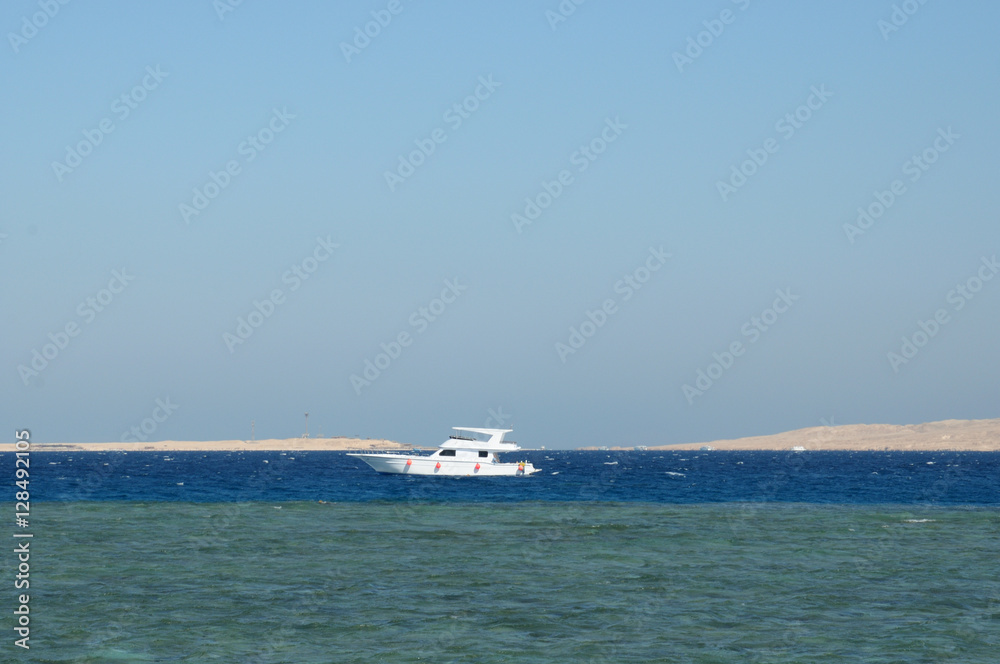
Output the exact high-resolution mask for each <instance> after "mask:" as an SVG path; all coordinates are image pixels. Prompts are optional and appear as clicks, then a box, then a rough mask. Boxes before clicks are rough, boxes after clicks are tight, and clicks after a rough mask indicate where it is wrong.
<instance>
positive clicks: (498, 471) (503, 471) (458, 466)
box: [348, 454, 539, 477]
mask: <svg viewBox="0 0 1000 664" xmlns="http://www.w3.org/2000/svg"><path fill="white" fill-rule="evenodd" d="M348 456H353V457H358V458H359V459H361V460H362V461H364V462H365V463H367V464H368V465H369V466H371V467H372V468H374V469H375V470H377V471H378V472H380V473H389V474H394V475H441V476H444V477H475V476H479V475H483V476H485V475H508V476H515V477H516V476H521V475H530V474H532V473H537V472H538V470H539V469H538V468H535V467H534V466H532V465H531V464H530V463H528V462H525V463H523V464H521V463H492V462H489V461H487V460H485V459H483V460H481V461H477V460H472V459H469V460H465V459H444V458H438V457H425V456H424V457H422V456H404V455H402V454H348ZM407 462H409V463H407ZM477 466H478V468H477Z"/></svg>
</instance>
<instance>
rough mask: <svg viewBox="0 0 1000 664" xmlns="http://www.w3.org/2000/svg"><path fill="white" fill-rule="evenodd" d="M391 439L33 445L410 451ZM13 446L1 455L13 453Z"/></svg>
mask: <svg viewBox="0 0 1000 664" xmlns="http://www.w3.org/2000/svg"><path fill="white" fill-rule="evenodd" d="M410 449H413V446H412V445H404V444H403V443H396V442H393V441H391V440H375V439H371V438H285V439H280V438H272V439H268V440H257V441H249V440H210V441H184V440H160V441H156V442H142V443H32V445H31V451H32V452H120V451H126V452H255V451H256V452H276V451H281V452H286V451H296V452H300V451H301V452H305V451H310V450H316V451H320V450H360V451H370V450H410ZM13 451H14V445H13V444H12V443H8V444H2V445H0V452H13Z"/></svg>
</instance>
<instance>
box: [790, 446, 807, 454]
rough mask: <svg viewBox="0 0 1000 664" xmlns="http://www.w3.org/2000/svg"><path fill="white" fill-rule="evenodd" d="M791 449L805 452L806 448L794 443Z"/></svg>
mask: <svg viewBox="0 0 1000 664" xmlns="http://www.w3.org/2000/svg"><path fill="white" fill-rule="evenodd" d="M792 451H793V452H805V451H806V448H804V447H802V446H801V445H796V446H795V447H793V448H792Z"/></svg>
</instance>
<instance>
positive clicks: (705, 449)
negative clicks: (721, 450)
mask: <svg viewBox="0 0 1000 664" xmlns="http://www.w3.org/2000/svg"><path fill="white" fill-rule="evenodd" d="M714 450H715V448H714V447H712V446H711V445H702V446H701V449H700V450H699V451H700V452H712V451H714Z"/></svg>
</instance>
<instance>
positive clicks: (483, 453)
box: [431, 448, 500, 463]
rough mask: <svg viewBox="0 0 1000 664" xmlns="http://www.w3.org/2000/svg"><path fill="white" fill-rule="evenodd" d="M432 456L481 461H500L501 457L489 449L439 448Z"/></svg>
mask: <svg viewBox="0 0 1000 664" xmlns="http://www.w3.org/2000/svg"><path fill="white" fill-rule="evenodd" d="M431 456H432V457H444V458H448V459H454V460H455V461H479V462H481V463H499V462H500V459H499V458H497V455H496V453H495V452H489V451H488V450H470V449H461V448H458V449H439V450H436V451H435V452H434V453H433V454H431Z"/></svg>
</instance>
